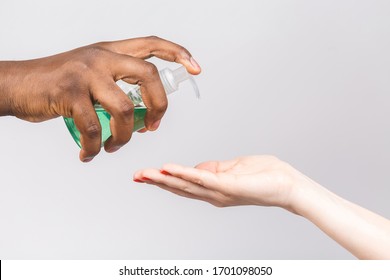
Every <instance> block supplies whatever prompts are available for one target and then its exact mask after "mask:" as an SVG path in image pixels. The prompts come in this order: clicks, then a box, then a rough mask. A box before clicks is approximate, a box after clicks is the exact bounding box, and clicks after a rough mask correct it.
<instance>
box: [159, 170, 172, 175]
mask: <svg viewBox="0 0 390 280" xmlns="http://www.w3.org/2000/svg"><path fill="white" fill-rule="evenodd" d="M160 173H161V174H164V175H169V176H172V174H171V173H169V172H168V171H165V170H160Z"/></svg>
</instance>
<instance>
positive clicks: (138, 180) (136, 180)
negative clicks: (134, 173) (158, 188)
mask: <svg viewBox="0 0 390 280" xmlns="http://www.w3.org/2000/svg"><path fill="white" fill-rule="evenodd" d="M133 181H134V182H137V183H144V181H142V180H140V179H133Z"/></svg>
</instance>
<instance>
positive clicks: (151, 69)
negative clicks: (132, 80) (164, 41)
mask: <svg viewBox="0 0 390 280" xmlns="http://www.w3.org/2000/svg"><path fill="white" fill-rule="evenodd" d="M142 72H143V74H144V75H145V77H147V78H150V77H154V78H156V77H158V70H157V67H156V65H154V64H153V63H150V62H145V64H144V66H143V69H142Z"/></svg>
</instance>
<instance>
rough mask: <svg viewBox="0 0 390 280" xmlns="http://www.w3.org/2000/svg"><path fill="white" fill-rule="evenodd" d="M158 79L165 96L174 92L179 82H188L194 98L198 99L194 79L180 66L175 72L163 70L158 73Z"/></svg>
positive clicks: (197, 90) (197, 89)
mask: <svg viewBox="0 0 390 280" xmlns="http://www.w3.org/2000/svg"><path fill="white" fill-rule="evenodd" d="M160 78H161V81H162V83H163V86H164V89H165V91H166V93H167V94H171V93H172V92H175V91H176V90H177V89H178V88H179V84H180V83H181V82H184V81H185V80H190V82H191V85H192V87H193V89H194V91H195V95H196V97H197V98H200V93H199V88H198V86H197V84H196V82H195V79H194V77H192V75H191V74H189V73H188V72H187V70H186V69H185V67H184V66H181V67H179V68H177V69H175V70H171V69H169V68H165V69H163V70H161V71H160Z"/></svg>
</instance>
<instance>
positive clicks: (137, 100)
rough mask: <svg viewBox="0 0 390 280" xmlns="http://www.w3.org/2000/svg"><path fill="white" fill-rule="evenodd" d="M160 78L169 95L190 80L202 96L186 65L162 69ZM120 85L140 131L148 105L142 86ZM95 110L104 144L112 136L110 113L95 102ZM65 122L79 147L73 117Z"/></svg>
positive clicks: (78, 138)
mask: <svg viewBox="0 0 390 280" xmlns="http://www.w3.org/2000/svg"><path fill="white" fill-rule="evenodd" d="M159 75H160V79H161V82H162V84H163V87H164V90H165V93H166V94H167V95H169V94H171V93H173V92H175V91H177V90H178V89H179V84H180V83H182V82H184V81H186V80H189V81H190V82H191V84H192V86H193V89H194V91H195V95H196V97H197V98H199V97H200V94H199V89H198V86H197V84H196V82H195V80H194V78H193V77H192V75H190V74H189V73H188V72H187V71H186V69H185V68H184V66H181V67H179V68H177V69H175V70H171V69H169V68H165V69H162V70H161V71H159ZM117 84H118V86H119V87H120V88H121V89H122V90H123V91H124V92H125V93H126V95H127V96H128V97H129V98H130V99H131V101H132V102H133V103H134V106H135V107H134V127H133V131H138V130H140V129H142V128H144V127H145V124H144V118H145V114H146V107H145V105H144V104H143V102H142V93H141V90H140V87H139V86H138V85H137V86H134V85H130V84H128V83H126V82H124V81H122V80H119V81H117ZM94 107H95V111H96V114H97V116H98V118H99V121H100V124H101V127H102V144H101V145H102V146H103V145H104V142H105V141H106V140H107V139H108V138H109V137H110V136H111V130H110V119H111V116H110V114H109V113H108V112H107V111H106V110H104V108H103V107H102V106H101V105H100V104H95V106H94ZM64 120H65V124H66V126H67V128H68V130H69V132H70V134H71V135H72V137H73V139H74V141H75V142H76V143H77V145H78V146H79V147H81V143H80V132H79V130H78V129H77V127H76V125H75V123H74V120H73V118H64Z"/></svg>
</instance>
